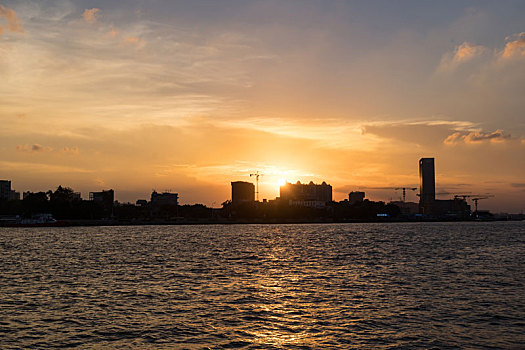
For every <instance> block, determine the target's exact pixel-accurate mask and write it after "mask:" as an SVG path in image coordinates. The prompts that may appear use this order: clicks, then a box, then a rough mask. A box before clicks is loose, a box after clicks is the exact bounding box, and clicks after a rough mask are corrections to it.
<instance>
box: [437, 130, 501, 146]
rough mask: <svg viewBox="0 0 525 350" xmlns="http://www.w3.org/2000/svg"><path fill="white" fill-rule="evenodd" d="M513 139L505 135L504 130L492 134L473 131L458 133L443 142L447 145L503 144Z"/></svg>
mask: <svg viewBox="0 0 525 350" xmlns="http://www.w3.org/2000/svg"><path fill="white" fill-rule="evenodd" d="M510 139H511V135H510V134H505V133H504V132H503V130H500V129H498V130H496V131H492V132H484V131H472V132H461V131H457V132H455V133H453V134H451V135H449V136H447V138H446V139H445V140H444V141H443V143H444V144H445V145H455V144H458V143H470V144H474V143H482V142H492V143H501V142H505V141H507V140H510Z"/></svg>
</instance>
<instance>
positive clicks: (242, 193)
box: [231, 181, 255, 205]
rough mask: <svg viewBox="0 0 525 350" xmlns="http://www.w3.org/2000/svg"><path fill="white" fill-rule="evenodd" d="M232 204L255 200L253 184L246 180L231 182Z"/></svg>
mask: <svg viewBox="0 0 525 350" xmlns="http://www.w3.org/2000/svg"><path fill="white" fill-rule="evenodd" d="M231 184H232V204H233V205H238V204H242V203H246V202H255V185H254V184H252V183H251V182H246V181H235V182H232V183H231Z"/></svg>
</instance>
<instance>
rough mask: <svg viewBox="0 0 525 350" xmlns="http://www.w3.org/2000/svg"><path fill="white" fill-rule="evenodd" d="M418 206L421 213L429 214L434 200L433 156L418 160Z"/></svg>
mask: <svg viewBox="0 0 525 350" xmlns="http://www.w3.org/2000/svg"><path fill="white" fill-rule="evenodd" d="M419 194H420V197H419V207H420V211H421V214H431V213H432V212H433V206H434V203H435V201H436V177H435V169H434V158H421V159H420V160H419Z"/></svg>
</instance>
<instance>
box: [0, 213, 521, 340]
mask: <svg viewBox="0 0 525 350" xmlns="http://www.w3.org/2000/svg"><path fill="white" fill-rule="evenodd" d="M524 263H525V223H520V222H514V223H511V222H509V223H505V222H501V223H413V224H342V225H234V226H141V227H90V228H78V227H72V228H39V229H35V228H33V229H9V228H0V348H1V349H11V348H13V349H18V348H23V349H49V348H59V347H61V348H90V349H92V348H97V349H98V348H103V349H104V348H109V349H113V348H115V349H116V348H120V349H128V348H138V349H143V348H145V349H170V348H171V349H179V348H188V349H201V348H210V349H221V348H247V349H272V348H286V349H318V348H341V349H349V348H364V349H370V348H384V349H391V348H401V349H403V348H407V349H408V348H424V349H428V348H436V349H464V348H470V349H484V348H486V349H494V348H502V349H523V348H525V305H524V304H525V288H524V284H525V264H524Z"/></svg>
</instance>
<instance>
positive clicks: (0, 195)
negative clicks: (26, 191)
mask: <svg viewBox="0 0 525 350" xmlns="http://www.w3.org/2000/svg"><path fill="white" fill-rule="evenodd" d="M0 200H4V201H18V200H20V192H16V191H15V190H13V189H11V181H9V180H0Z"/></svg>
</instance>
